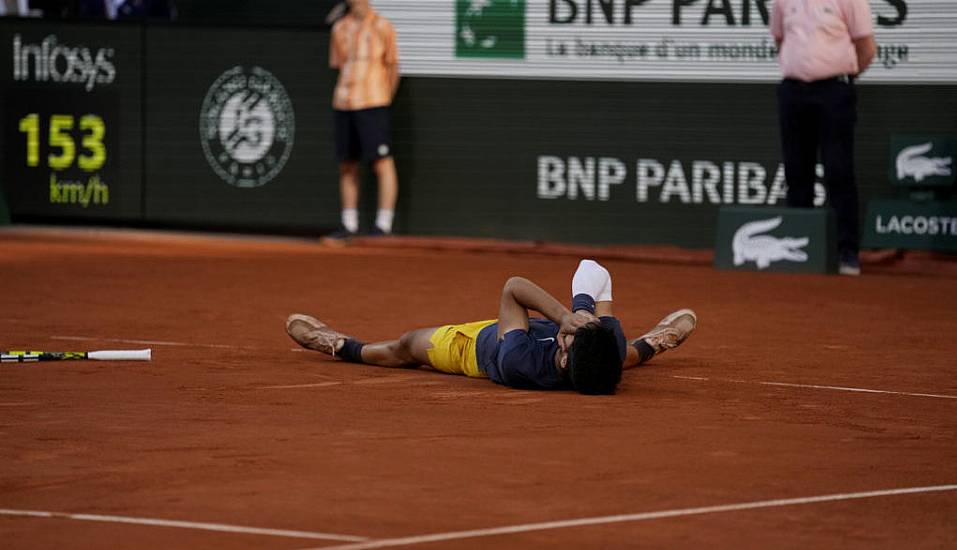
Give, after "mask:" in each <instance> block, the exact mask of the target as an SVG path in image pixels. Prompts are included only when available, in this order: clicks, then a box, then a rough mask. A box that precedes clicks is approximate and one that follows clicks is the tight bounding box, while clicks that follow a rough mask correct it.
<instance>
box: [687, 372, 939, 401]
mask: <svg viewBox="0 0 957 550" xmlns="http://www.w3.org/2000/svg"><path fill="white" fill-rule="evenodd" d="M671 377H672V378H679V379H681V380H699V381H712V380H713V381H715V382H733V383H735V384H760V385H762V386H781V387H785V388H807V389H813V390H834V391H849V392H858V393H883V394H887V395H906V396H910V397H933V398H935V399H957V395H943V394H937V393H912V392H906V391H890V390H870V389H867V388H848V387H844V386H822V385H820V384H790V383H788V382H762V381H760V380H735V379H733V378H702V377H700V376H678V375H671Z"/></svg>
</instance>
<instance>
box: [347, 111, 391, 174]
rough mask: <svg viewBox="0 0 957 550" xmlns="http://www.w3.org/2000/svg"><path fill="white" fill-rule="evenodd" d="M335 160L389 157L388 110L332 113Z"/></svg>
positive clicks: (389, 125) (389, 122) (372, 159)
mask: <svg viewBox="0 0 957 550" xmlns="http://www.w3.org/2000/svg"><path fill="white" fill-rule="evenodd" d="M335 127H336V158H337V159H338V160H340V161H345V160H364V161H370V162H371V161H374V160H378V159H380V158H384V157H388V156H391V155H392V122H391V120H390V117H389V108H388V107H373V108H371V109H359V110H358V111H339V110H336V111H335Z"/></svg>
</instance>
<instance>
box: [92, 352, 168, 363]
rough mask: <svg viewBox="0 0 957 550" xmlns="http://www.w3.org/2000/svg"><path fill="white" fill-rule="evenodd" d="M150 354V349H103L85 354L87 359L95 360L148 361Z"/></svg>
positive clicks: (151, 353) (151, 354)
mask: <svg viewBox="0 0 957 550" xmlns="http://www.w3.org/2000/svg"><path fill="white" fill-rule="evenodd" d="M152 356H153V350H152V349H124V350H103V351H91V352H89V353H87V354H86V358H87V359H95V360H97V361H149V360H150V359H151V358H152Z"/></svg>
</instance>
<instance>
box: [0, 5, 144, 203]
mask: <svg viewBox="0 0 957 550" xmlns="http://www.w3.org/2000/svg"><path fill="white" fill-rule="evenodd" d="M0 25H9V26H7V27H4V26H0V30H2V31H3V32H2V33H0V41H2V42H0V46H2V50H0V51H2V54H0V55H2V58H0V59H2V61H0V74H2V75H3V78H2V81H0V95H2V99H3V101H2V107H0V120H2V125H3V131H2V132H0V140H2V142H0V145H2V150H3V156H2V163H3V167H2V168H3V170H2V174H3V186H4V189H5V190H6V194H7V197H8V199H9V203H10V205H11V213H12V215H13V216H14V218H27V219H29V218H36V217H39V218H44V217H58V218H97V219H107V218H109V219H131V218H137V217H139V216H140V212H141V209H142V208H141V204H140V202H141V189H140V187H141V185H140V181H141V175H140V174H141V166H140V165H141V159H142V138H141V137H140V136H141V133H140V116H141V115H140V106H141V103H142V102H141V97H140V96H141V92H140V81H141V73H140V68H139V66H140V57H141V51H142V48H141V32H142V31H141V29H139V28H138V27H129V26H123V25H120V26H109V27H106V26H97V25H78V26H71V27H63V26H51V25H47V24H42V23H40V24H27V25H24V24H22V23H20V24H18V25H17V26H16V27H13V26H12V23H7V22H4V23H0Z"/></svg>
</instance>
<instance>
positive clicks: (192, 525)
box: [0, 508, 369, 542]
mask: <svg viewBox="0 0 957 550" xmlns="http://www.w3.org/2000/svg"><path fill="white" fill-rule="evenodd" d="M0 515H3V516H26V517H34V518H52V519H73V520H78V521H99V522H105V523H132V524H135V525H152V526H155V527H178V528H180V529H200V530H203V531H220V532H223V533H242V534H244V535H264V536H268V537H289V538H297V539H322V540H335V541H343V542H360V541H364V540H369V538H368V537H354V536H352V535H337V534H333V533H317V532H315V531H290V530H287V529H262V528H259V527H243V526H241V525H227V524H225V523H197V522H194V521H177V520H168V519H153V518H133V517H127V516H100V515H96V514H69V513H64V512H43V511H38V510H8V509H3V508H0Z"/></svg>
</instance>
